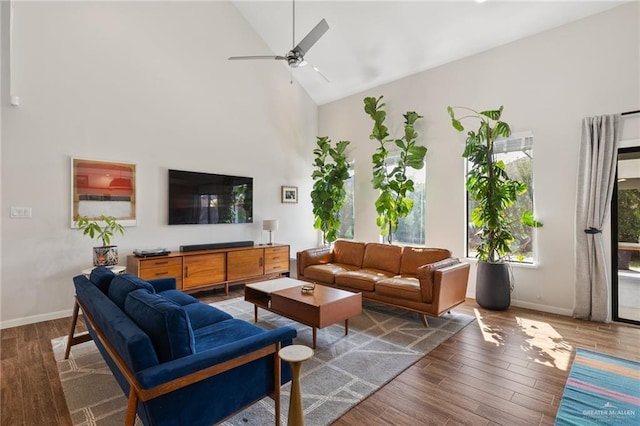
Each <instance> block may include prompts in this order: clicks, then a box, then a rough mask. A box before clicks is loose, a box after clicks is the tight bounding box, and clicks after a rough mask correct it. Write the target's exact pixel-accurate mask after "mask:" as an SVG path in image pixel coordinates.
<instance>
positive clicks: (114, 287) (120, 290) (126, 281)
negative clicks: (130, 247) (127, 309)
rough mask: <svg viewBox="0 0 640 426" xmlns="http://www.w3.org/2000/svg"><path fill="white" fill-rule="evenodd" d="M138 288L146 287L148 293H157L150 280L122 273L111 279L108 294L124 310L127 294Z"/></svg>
mask: <svg viewBox="0 0 640 426" xmlns="http://www.w3.org/2000/svg"><path fill="white" fill-rule="evenodd" d="M138 289H145V290H146V291H147V292H148V293H155V290H154V288H153V286H152V285H151V284H149V283H148V282H146V281H144V280H141V279H140V278H138V277H136V276H133V275H130V274H122V275H118V276H117V277H115V278H114V279H113V280H111V284H109V290H108V291H107V296H109V299H111V300H112V301H113V303H115V304H116V305H118V307H119V308H120V309H122V310H123V311H124V301H125V300H126V299H127V295H128V294H129V293H131V292H132V291H134V290H138Z"/></svg>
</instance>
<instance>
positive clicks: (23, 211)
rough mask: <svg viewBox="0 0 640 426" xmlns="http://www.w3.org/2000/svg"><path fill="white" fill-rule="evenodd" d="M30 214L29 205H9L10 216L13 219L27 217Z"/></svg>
mask: <svg viewBox="0 0 640 426" xmlns="http://www.w3.org/2000/svg"><path fill="white" fill-rule="evenodd" d="M31 215H32V211H31V207H11V217H12V218H14V219H28V218H30V217H31Z"/></svg>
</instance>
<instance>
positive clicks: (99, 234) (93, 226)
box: [76, 215, 124, 247]
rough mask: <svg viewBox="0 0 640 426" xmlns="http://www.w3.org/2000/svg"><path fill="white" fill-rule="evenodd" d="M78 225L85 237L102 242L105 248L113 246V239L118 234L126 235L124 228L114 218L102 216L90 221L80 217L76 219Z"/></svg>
mask: <svg viewBox="0 0 640 426" xmlns="http://www.w3.org/2000/svg"><path fill="white" fill-rule="evenodd" d="M101 223H104V225H102V224H101ZM76 224H77V225H78V229H80V230H81V231H82V234H83V235H89V237H90V238H91V239H94V238H95V239H97V240H102V246H103V247H106V246H108V245H109V244H111V238H112V237H113V235H114V234H115V233H116V232H119V233H120V234H122V235H124V227H123V226H122V225H120V224H119V223H118V222H116V218H115V217H113V216H105V215H102V216H100V217H99V218H97V219H95V220H90V219H89V218H88V217H87V216H80V217H78V218H77V219H76Z"/></svg>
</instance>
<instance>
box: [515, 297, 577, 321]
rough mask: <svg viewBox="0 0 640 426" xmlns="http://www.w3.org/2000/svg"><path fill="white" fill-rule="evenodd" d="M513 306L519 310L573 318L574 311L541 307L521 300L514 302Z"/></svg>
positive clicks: (554, 307)
mask: <svg viewBox="0 0 640 426" xmlns="http://www.w3.org/2000/svg"><path fill="white" fill-rule="evenodd" d="M511 305H512V306H517V307H518V308H525V309H531V310H533V311H540V312H547V313H550V314H558V315H563V316H566V317H570V316H573V310H572V309H565V308H559V307H557V306H549V305H540V304H538V303H531V302H522V301H520V300H512V301H511Z"/></svg>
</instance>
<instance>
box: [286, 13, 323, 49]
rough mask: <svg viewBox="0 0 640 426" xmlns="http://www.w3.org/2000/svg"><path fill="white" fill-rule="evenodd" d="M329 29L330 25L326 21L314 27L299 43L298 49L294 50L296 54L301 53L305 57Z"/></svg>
mask: <svg viewBox="0 0 640 426" xmlns="http://www.w3.org/2000/svg"><path fill="white" fill-rule="evenodd" d="M328 29H329V24H327V21H325V20H324V19H323V20H322V21H320V22H318V25H316V26H315V27H313V29H312V30H311V31H310V32H309V34H307V35H306V36H305V37H304V38H303V39H302V40H301V41H300V43H298V45H297V46H296V47H294V48H293V51H294V52H299V53H300V54H301V55H302V56H304V55H305V53H307V52H308V51H309V49H311V46H313V45H314V44H316V42H317V41H318V40H319V39H320V37H322V36H323V35H324V33H326V32H327V30H328Z"/></svg>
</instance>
